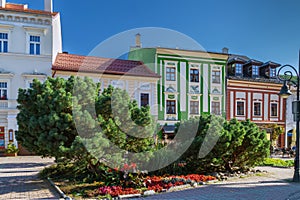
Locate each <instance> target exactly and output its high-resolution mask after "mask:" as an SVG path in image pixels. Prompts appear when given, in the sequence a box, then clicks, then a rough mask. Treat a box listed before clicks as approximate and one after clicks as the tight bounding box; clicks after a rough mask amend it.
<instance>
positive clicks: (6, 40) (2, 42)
mask: <svg viewBox="0 0 300 200" xmlns="http://www.w3.org/2000/svg"><path fill="white" fill-rule="evenodd" d="M0 33H1V34H7V39H1V38H0V43H1V45H0V46H1V48H0V53H8V52H9V38H10V36H9V33H8V32H7V31H1V30H0ZM4 42H7V51H4Z"/></svg>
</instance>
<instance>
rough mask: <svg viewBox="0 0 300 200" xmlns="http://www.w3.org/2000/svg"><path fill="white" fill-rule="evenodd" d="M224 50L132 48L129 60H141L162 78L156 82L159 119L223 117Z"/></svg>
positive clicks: (162, 121) (164, 122)
mask: <svg viewBox="0 0 300 200" xmlns="http://www.w3.org/2000/svg"><path fill="white" fill-rule="evenodd" d="M223 50H225V51H223V52H224V53H214V52H204V51H196V50H182V49H169V48H160V47H158V48H140V47H139V46H137V47H134V48H131V51H130V52H129V55H128V59H129V60H138V61H143V62H144V63H145V64H146V65H147V66H148V67H149V68H150V69H151V70H152V71H153V72H155V73H157V74H159V75H160V76H161V78H160V79H159V81H158V83H157V98H158V99H157V102H158V105H157V110H158V121H159V122H160V123H161V124H168V125H172V124H175V123H176V122H178V121H180V120H184V119H188V118H191V117H195V116H200V115H203V114H210V113H213V114H216V115H222V116H224V117H225V98H226V96H225V94H226V92H225V82H226V80H225V73H226V72H225V66H226V62H227V59H228V53H227V52H226V49H223Z"/></svg>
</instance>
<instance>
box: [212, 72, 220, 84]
mask: <svg viewBox="0 0 300 200" xmlns="http://www.w3.org/2000/svg"><path fill="white" fill-rule="evenodd" d="M211 75H212V82H213V83H221V79H220V71H215V70H213V71H212V74H211Z"/></svg>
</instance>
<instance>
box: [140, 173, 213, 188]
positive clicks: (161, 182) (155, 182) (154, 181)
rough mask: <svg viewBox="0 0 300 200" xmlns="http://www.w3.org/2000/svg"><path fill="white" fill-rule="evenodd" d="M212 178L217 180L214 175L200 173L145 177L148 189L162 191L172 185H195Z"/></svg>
mask: <svg viewBox="0 0 300 200" xmlns="http://www.w3.org/2000/svg"><path fill="white" fill-rule="evenodd" d="M211 180H216V178H215V177H213V176H204V175H199V174H189V175H186V176H183V175H182V176H169V177H158V176H153V177H147V178H146V179H145V186H146V187H147V189H148V190H154V191H155V192H161V191H162V190H163V189H167V190H168V189H170V188H171V187H175V186H179V185H185V184H190V185H191V186H194V185H195V183H197V184H199V183H203V182H207V181H211Z"/></svg>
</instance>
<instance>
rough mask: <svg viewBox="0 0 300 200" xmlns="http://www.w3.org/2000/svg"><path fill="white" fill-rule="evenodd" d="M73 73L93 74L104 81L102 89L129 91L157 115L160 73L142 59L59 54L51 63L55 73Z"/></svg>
mask: <svg viewBox="0 0 300 200" xmlns="http://www.w3.org/2000/svg"><path fill="white" fill-rule="evenodd" d="M71 75H74V76H80V77H84V76H87V77H90V78H92V79H93V80H94V81H95V82H100V83H101V89H102V90H103V89H104V88H106V87H108V86H109V85H112V86H113V87H117V88H121V89H124V90H126V91H127V92H128V93H129V95H130V96H131V98H132V99H135V100H136V101H137V103H138V105H139V106H145V105H149V106H150V111H151V114H152V115H153V116H154V117H155V118H157V115H158V113H157V112H158V111H157V89H156V87H157V82H158V80H159V78H160V76H159V75H157V74H156V73H154V72H152V71H151V70H150V69H148V68H147V66H145V65H144V64H143V63H142V62H140V61H131V60H121V59H110V58H101V57H93V56H80V55H73V54H68V53H60V54H58V55H57V57H56V60H55V62H54V64H53V66H52V76H53V77H62V78H68V77H70V76H71Z"/></svg>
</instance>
